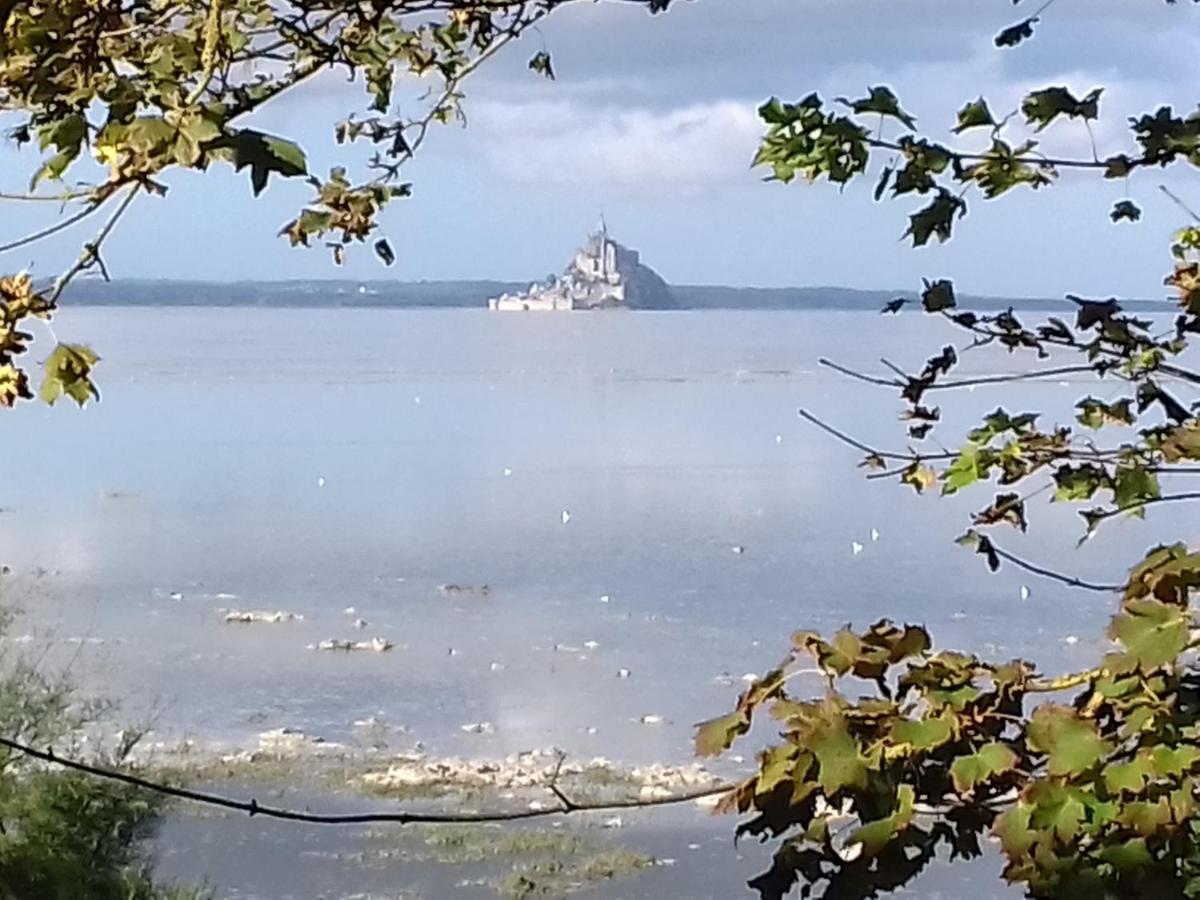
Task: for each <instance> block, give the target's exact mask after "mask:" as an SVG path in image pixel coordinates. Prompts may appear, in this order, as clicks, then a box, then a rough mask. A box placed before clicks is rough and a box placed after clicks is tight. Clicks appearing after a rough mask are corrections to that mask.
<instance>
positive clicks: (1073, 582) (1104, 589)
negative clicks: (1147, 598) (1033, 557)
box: [988, 538, 1125, 594]
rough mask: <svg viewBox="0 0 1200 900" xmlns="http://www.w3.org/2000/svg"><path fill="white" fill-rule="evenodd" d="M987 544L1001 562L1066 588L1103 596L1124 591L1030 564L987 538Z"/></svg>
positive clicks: (1115, 586) (1122, 588)
mask: <svg viewBox="0 0 1200 900" xmlns="http://www.w3.org/2000/svg"><path fill="white" fill-rule="evenodd" d="M988 543H989V544H990V545H991V548H992V551H993V552H994V553H995V554H996V555H997V556H998V557H1000V558H1001V559H1002V560H1004V561H1005V562H1008V563H1011V564H1012V565H1014V566H1016V567H1017V568H1018V569H1023V570H1024V571H1026V572H1029V573H1030V574H1031V575H1038V576H1040V577H1042V578H1048V579H1050V580H1051V581H1057V582H1058V583H1059V584H1065V585H1067V586H1068V587H1075V588H1082V589H1083V590H1085V591H1097V592H1099V593H1104V594H1112V593H1115V592H1117V591H1122V590H1124V589H1125V585H1123V584H1099V583H1097V582H1093V581H1084V580H1083V579H1082V578H1076V577H1075V576H1074V575H1065V574H1063V573H1062V572H1056V571H1055V570H1054V569H1047V568H1046V567H1045V566H1039V565H1037V564H1036V563H1031V562H1029V561H1028V560H1025V559H1022V558H1021V557H1019V556H1017V555H1015V554H1013V553H1010V552H1009V551H1007V550H1003V549H1001V548H1000V547H997V546H996V544H995V543H994V542H993V541H992V539H991V538H988Z"/></svg>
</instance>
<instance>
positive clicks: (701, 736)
mask: <svg viewBox="0 0 1200 900" xmlns="http://www.w3.org/2000/svg"><path fill="white" fill-rule="evenodd" d="M749 730H750V716H748V715H747V714H746V713H745V712H743V711H742V710H734V711H733V712H731V713H729V715H727V716H720V717H718V718H716V719H709V720H708V721H707V722H701V723H700V724H699V725H697V726H696V738H695V747H696V755H697V756H720V755H721V754H722V753H724V752H725V751H726V750H728V749H729V748H730V747H731V746H732V745H733V742H734V741H735V740H736V739H737V738H738V737H740V736H741V735H743V734H745V733H746V732H747V731H749Z"/></svg>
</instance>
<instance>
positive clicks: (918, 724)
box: [891, 713, 955, 750]
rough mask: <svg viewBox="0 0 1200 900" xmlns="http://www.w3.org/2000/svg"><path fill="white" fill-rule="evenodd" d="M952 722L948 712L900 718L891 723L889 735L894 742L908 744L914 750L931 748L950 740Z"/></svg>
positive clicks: (952, 718) (953, 720)
mask: <svg viewBox="0 0 1200 900" xmlns="http://www.w3.org/2000/svg"><path fill="white" fill-rule="evenodd" d="M954 722H955V718H954V716H953V715H952V714H950V713H943V714H941V715H938V716H933V717H930V718H925V719H901V720H899V721H898V722H896V723H894V724H893V725H892V732H891V737H892V740H893V741H894V742H895V743H897V744H908V745H909V746H911V747H912V748H913V749H914V750H932V749H933V748H934V747H940V746H941V745H942V744H944V743H946V742H947V741H948V740H950V738H951V737H952V736H953V734H954Z"/></svg>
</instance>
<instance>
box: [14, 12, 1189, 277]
mask: <svg viewBox="0 0 1200 900" xmlns="http://www.w3.org/2000/svg"><path fill="white" fill-rule="evenodd" d="M1029 3H1030V0H1025V4H1023V5H1021V6H1017V7H1015V8H1014V6H1013V4H1012V2H1011V0H690V2H677V3H676V4H675V5H673V6H672V8H671V10H670V11H669V12H668V13H666V14H664V15H659V16H654V17H651V16H649V15H648V14H647V13H646V12H645V10H644V8H641V7H639V6H637V5H635V4H632V3H627V2H620V0H599V2H593V0H580V2H577V3H574V4H571V5H568V6H566V7H564V8H562V9H560V10H558V11H556V12H555V13H554V14H553V15H552V16H551V17H550V19H549V20H548V21H547V22H546V23H545V24H544V25H543V26H542V27H541V28H540V29H539V30H538V32H537V33H532V34H529V35H527V36H526V37H525V38H524V39H523V40H522V41H521V42H520V43H518V44H515V45H512V46H510V47H508V48H506V49H505V51H503V52H502V53H501V54H500V55H498V56H497V57H496V58H495V59H493V60H492V61H491V62H490V64H489V66H488V67H485V68H484V69H481V70H480V72H479V73H477V75H476V76H475V80H474V81H473V82H471V83H470V84H469V85H468V86H467V95H468V96H467V101H466V112H467V116H468V119H469V122H468V125H467V127H466V128H461V127H458V126H449V127H444V128H440V129H438V130H437V131H436V132H434V133H433V134H432V135H431V137H430V139H429V140H428V141H427V142H426V144H425V146H424V147H423V148H422V150H421V153H420V156H419V158H418V159H417V160H415V161H414V162H413V163H412V164H411V165H410V166H409V167H408V170H407V171H406V175H405V177H406V178H408V179H411V180H412V181H413V183H414V189H415V194H414V197H413V198H412V199H410V200H405V201H402V202H399V203H397V204H395V205H394V206H392V207H390V208H389V210H388V211H387V212H386V213H385V216H384V218H383V220H382V224H383V229H382V232H381V233H382V235H383V236H386V237H387V238H388V239H389V240H390V241H391V243H392V245H393V246H394V247H395V249H396V254H397V262H396V264H395V265H394V266H392V267H391V268H384V267H383V266H382V265H381V264H380V263H379V261H378V260H377V259H376V258H375V257H374V255H373V254H372V253H371V252H370V251H369V249H366V248H363V249H362V250H361V251H359V252H357V253H352V254H350V257H349V260H348V262H347V264H346V265H345V266H344V267H342V268H340V269H339V268H337V267H335V266H334V265H333V263H332V261H331V260H330V258H329V256H328V254H327V253H326V252H325V251H322V250H320V249H313V250H303V249H290V248H289V247H288V246H287V242H286V240H284V239H281V238H279V237H277V232H278V230H279V227H280V226H281V225H282V224H283V223H284V222H285V221H287V220H288V219H289V218H290V217H291V216H292V215H293V214H294V212H295V211H296V210H297V209H298V208H299V206H300V205H302V204H303V203H304V201H305V200H306V199H307V197H308V195H309V191H308V188H307V187H306V186H304V185H303V184H300V183H298V182H283V181H274V182H273V183H272V184H271V186H270V187H269V188H268V190H267V191H266V192H265V193H264V194H263V195H262V196H261V197H259V198H257V199H255V198H253V197H252V196H251V192H250V187H249V179H248V177H247V176H246V174H245V173H243V174H240V175H235V174H234V173H232V171H230V170H229V169H228V168H227V167H223V166H218V167H214V168H213V169H212V170H210V172H209V173H207V174H204V175H198V174H192V173H181V174H179V175H177V176H173V177H171V178H170V179H169V180H168V183H169V184H170V187H171V190H170V193H169V195H168V197H167V198H165V199H162V200H160V199H155V198H142V199H139V201H138V203H137V204H135V206H134V207H133V208H132V209H131V212H130V214H129V216H128V217H127V219H126V220H125V221H124V222H123V223H122V224H121V227H120V229H119V231H118V232H117V233H116V234H115V235H114V236H113V238H112V240H111V244H110V246H109V249H108V252H107V254H106V258H107V262H108V264H109V268H110V269H111V270H112V272H113V274H114V276H116V277H148V278H180V279H189V278H204V279H214V280H237V279H285V278H338V277H345V278H352V279H374V278H398V279H403V280H419V279H458V278H496V279H506V280H508V279H512V280H526V279H534V278H540V277H544V276H545V275H546V274H547V273H549V272H551V271H557V270H559V269H561V268H562V267H563V266H564V265H565V264H566V262H567V261H568V259H569V257H570V254H571V251H572V250H573V248H574V247H575V246H577V245H578V244H579V243H580V242H581V240H582V238H583V237H584V236H585V235H586V233H587V232H588V231H589V230H590V229H591V228H592V227H593V226H594V225H595V223H596V222H597V220H598V218H599V216H600V215H601V214H603V215H604V216H605V218H606V220H607V222H608V224H609V227H610V230H611V231H612V233H613V234H614V236H615V237H616V238H617V239H618V240H620V241H621V242H622V243H625V244H627V245H629V246H632V247H634V248H637V249H638V250H640V251H641V253H642V257H643V260H644V261H645V262H647V263H648V264H649V265H651V266H652V267H653V268H655V269H656V270H658V271H659V272H660V273H661V274H662V275H663V276H664V277H665V278H666V279H667V280H668V281H670V282H673V283H679V284H683V283H691V284H727V285H755V286H820V285H838V286H847V287H857V288H881V289H899V288H915V287H917V286H919V283H920V279H921V278H922V277H928V278H941V277H949V278H953V279H955V281H956V283H957V284H958V286H959V288H960V290H962V291H964V292H967V293H973V294H994V295H1008V296H1059V295H1061V294H1063V293H1067V292H1074V293H1079V294H1083V295H1094V296H1109V295H1114V294H1115V295H1120V296H1137V297H1151V296H1160V295H1161V294H1162V293H1163V288H1162V277H1163V275H1164V273H1165V272H1166V271H1167V270H1168V269H1169V267H1170V259H1169V256H1168V252H1167V246H1168V243H1169V240H1170V235H1171V233H1172V232H1173V231H1174V230H1175V229H1176V228H1178V227H1179V226H1181V225H1182V224H1184V223H1185V217H1184V214H1183V213H1182V212H1181V211H1180V210H1179V209H1178V208H1177V207H1175V206H1174V205H1173V204H1172V203H1171V202H1170V201H1169V200H1168V199H1167V198H1166V197H1165V196H1164V195H1163V194H1161V193H1160V191H1159V190H1158V186H1159V185H1160V184H1163V183H1165V184H1168V185H1169V186H1171V187H1172V188H1174V189H1175V190H1176V192H1177V193H1179V194H1181V195H1182V196H1184V197H1185V198H1190V199H1191V200H1192V201H1193V203H1194V205H1197V206H1200V178H1196V177H1194V175H1192V174H1189V173H1188V172H1186V171H1183V170H1179V171H1176V170H1168V171H1165V172H1164V171H1150V172H1142V173H1138V174H1137V175H1136V176H1135V177H1133V178H1131V179H1130V180H1129V182H1128V183H1125V182H1115V181H1114V182H1105V181H1102V180H1099V179H1096V178H1095V177H1088V176H1083V175H1074V174H1071V173H1066V174H1064V175H1063V177H1062V178H1061V179H1060V182H1059V183H1058V184H1057V185H1055V186H1054V187H1052V188H1050V189H1045V190H1042V191H1040V192H1038V193H1037V194H1034V193H1032V192H1029V191H1024V190H1022V191H1019V192H1013V193H1012V194H1010V195H1008V196H1005V197H1003V198H1001V199H999V200H996V201H990V202H989V201H984V200H982V199H981V198H978V197H976V198H975V199H973V200H971V199H970V198H969V204H970V209H971V212H970V215H969V216H968V217H967V219H966V220H965V221H963V222H962V223H960V225H959V226H958V229H957V230H958V233H957V234H956V236H955V238H954V239H953V240H952V241H950V242H949V243H947V244H945V245H942V246H931V247H926V248H922V249H918V250H914V249H912V248H911V247H909V246H908V244H907V243H905V242H904V241H902V240H901V235H902V234H903V232H904V229H905V228H906V226H907V218H906V217H907V215H908V213H910V212H912V211H913V210H914V209H915V208H916V207H917V206H919V205H921V204H920V202H919V201H916V202H912V201H910V200H907V199H902V200H898V201H891V202H883V203H875V202H873V201H872V199H871V196H870V192H871V188H872V187H873V183H874V178H873V177H870V178H867V179H864V180H860V182H859V183H858V184H856V185H852V186H851V187H849V188H847V189H846V190H845V191H838V190H837V189H836V188H834V187H831V186H829V185H826V184H818V185H812V186H810V185H804V184H794V185H789V186H785V185H780V184H772V183H765V182H764V180H763V174H764V173H763V172H762V171H761V170H753V169H752V168H751V166H750V161H751V159H752V157H753V154H754V151H755V148H756V145H757V141H758V139H759V138H760V136H761V134H762V131H763V129H762V126H761V125H760V124H759V122H758V120H757V118H756V115H755V109H756V108H757V106H758V105H759V104H760V103H761V102H762V101H763V100H764V99H766V98H767V97H770V96H773V95H779V96H781V97H783V98H784V99H790V100H795V99H799V98H800V97H803V96H805V95H807V94H808V93H810V92H811V91H813V90H817V91H818V92H819V93H820V94H821V95H822V97H824V98H826V99H827V100H829V99H832V98H833V97H835V96H838V95H848V96H861V95H862V94H864V93H865V91H866V88H867V87H868V86H869V85H873V84H887V85H889V86H891V87H892V88H893V90H895V92H896V93H897V94H898V95H899V96H900V98H901V100H902V101H903V103H904V105H905V107H906V108H907V109H908V110H909V111H910V112H912V113H913V114H914V115H916V116H917V118H918V120H919V122H920V124H921V126H922V128H923V129H924V130H925V131H927V132H928V133H930V134H931V136H933V137H935V138H938V139H942V140H946V141H950V140H952V139H953V136H952V135H951V134H950V133H949V128H950V127H951V126H952V125H953V123H954V114H955V111H956V110H957V109H958V108H959V107H961V106H962V105H963V103H965V102H966V101H968V100H972V99H974V98H975V97H977V96H979V95H983V96H984V97H986V98H987V99H988V101H989V103H990V104H991V106H992V108H993V109H994V110H997V111H1000V110H1006V109H1012V108H1015V106H1016V105H1017V104H1018V102H1019V98H1020V97H1021V96H1022V95H1023V94H1024V93H1025V92H1027V91H1029V90H1031V89H1036V88H1040V87H1045V86H1048V85H1052V84H1056V85H1057V84H1061V85H1065V86H1067V87H1069V88H1071V89H1072V90H1073V91H1074V92H1075V93H1076V94H1077V95H1081V94H1083V93H1085V92H1086V91H1088V90H1090V89H1091V88H1092V87H1096V86H1100V85H1104V86H1105V87H1106V92H1105V94H1104V97H1103V100H1102V103H1101V112H1102V120H1101V122H1100V123H1099V124H1098V125H1097V126H1096V127H1095V128H1094V131H1095V138H1096V141H1097V144H1098V145H1099V151H1100V154H1101V156H1105V155H1108V154H1109V153H1111V152H1119V151H1121V150H1125V149H1127V146H1128V145H1127V141H1126V130H1125V129H1126V124H1125V123H1126V118H1127V117H1128V116H1129V115H1132V114H1140V113H1143V112H1149V111H1153V110H1154V109H1156V108H1157V107H1158V106H1159V105H1162V104H1173V105H1174V106H1175V108H1176V110H1177V111H1183V112H1187V111H1190V110H1191V109H1193V108H1194V107H1195V104H1196V101H1197V99H1200V98H1197V96H1196V94H1195V92H1194V91H1195V85H1196V84H1197V83H1200V79H1198V78H1197V75H1198V74H1200V52H1198V51H1200V28H1198V27H1197V26H1198V25H1200V9H1198V8H1197V7H1195V6H1193V4H1191V3H1181V4H1178V5H1174V6H1168V5H1167V4H1165V3H1163V2H1161V0H1086V2H1085V0H1057V2H1055V3H1054V4H1053V5H1052V6H1051V8H1049V9H1048V10H1047V11H1046V12H1045V13H1044V15H1043V17H1042V21H1041V22H1040V23H1039V25H1038V27H1037V37H1036V39H1035V40H1034V41H1032V42H1029V43H1027V44H1025V45H1023V46H1022V47H1020V48H1018V49H1015V50H1006V51H1000V50H997V49H996V48H995V47H994V46H993V45H992V37H993V36H994V34H995V33H996V32H997V31H998V30H999V29H1000V28H1002V27H1003V26H1005V25H1008V24H1011V23H1012V22H1013V21H1015V20H1016V19H1018V18H1020V16H1021V14H1022V13H1023V12H1024V11H1025V10H1026V8H1027V7H1028V4H1029ZM1028 11H1030V12H1032V7H1028ZM543 46H544V47H545V48H546V49H548V50H549V51H550V52H551V54H552V55H553V59H554V65H555V70H556V73H557V76H558V77H557V80H556V81H553V82H551V81H547V80H545V79H543V78H541V77H540V76H537V75H535V74H534V73H532V72H530V71H529V70H528V69H527V67H526V62H527V60H528V59H529V57H530V56H531V55H532V54H533V53H535V52H537V51H538V50H539V49H542V47H543ZM365 106H366V100H365V99H364V95H363V94H362V92H361V87H360V86H359V85H352V84H347V83H346V82H345V80H344V77H343V76H340V75H338V76H335V75H330V76H329V77H325V78H322V79H319V80H317V81H315V82H313V83H312V84H311V86H307V87H305V88H303V89H302V90H299V91H297V92H295V93H294V94H292V95H289V96H286V97H283V98H281V99H280V100H278V101H276V102H274V103H273V104H271V105H269V106H267V107H266V108H264V109H263V110H262V112H261V114H260V115H259V117H258V118H257V119H256V120H255V122H254V123H252V124H253V125H254V127H258V128H261V129H263V130H266V131H271V132H274V133H278V134H281V135H285V136H288V137H291V138H294V139H296V140H298V141H299V142H300V143H301V144H302V145H303V146H304V148H305V150H306V152H307V153H308V157H309V162H310V168H311V169H313V170H314V171H325V170H327V169H328V168H329V167H330V166H333V165H337V164H339V163H341V162H345V161H347V160H348V159H349V160H351V161H353V160H356V159H361V154H359V155H357V156H356V155H355V153H354V151H351V152H350V154H349V155H347V151H346V149H345V148H339V147H337V146H336V144H335V143H334V141H333V139H332V126H333V123H334V122H336V121H337V120H339V119H341V118H344V117H345V116H346V114H347V113H349V112H351V111H354V110H359V111H361V110H363V109H364V108H365ZM968 137H970V136H968ZM981 138H982V136H979V137H977V138H975V140H976V142H978V140H979V139H981ZM959 143H960V144H961V143H963V142H962V141H960V142H959ZM967 143H968V144H970V141H969V140H968V141H967ZM1043 149H1046V150H1048V151H1056V152H1062V153H1067V154H1071V155H1083V156H1085V157H1086V156H1089V155H1090V153H1091V149H1090V145H1089V139H1088V135H1087V133H1086V131H1085V130H1084V129H1083V127H1082V126H1081V125H1078V124H1068V125H1062V126H1056V127H1055V128H1053V129H1051V131H1049V132H1047V133H1046V135H1044V138H1043ZM876 165H878V164H876ZM35 166H36V162H35V159H34V157H33V156H32V155H31V154H30V153H29V152H28V151H23V152H21V153H18V152H16V151H14V150H12V149H3V150H0V186H4V187H7V188H14V187H20V186H21V185H22V184H23V183H24V182H25V180H26V179H27V177H28V173H29V172H30V171H32V169H33V168H35ZM1193 171H1194V170H1193ZM1126 197H1129V198H1132V199H1133V200H1134V201H1135V202H1137V203H1138V204H1139V205H1140V206H1141V207H1142V208H1143V211H1144V217H1143V219H1142V221H1141V222H1140V223H1138V224H1136V225H1130V224H1121V225H1114V224H1112V223H1111V222H1110V220H1109V218H1108V212H1109V210H1110V209H1111V208H1112V205H1113V203H1114V202H1116V201H1118V200H1121V199H1124V198H1126ZM30 216H31V213H30V212H29V210H28V209H27V208H14V207H13V206H12V205H8V206H0V243H3V242H4V240H7V239H8V238H11V237H13V236H16V235H18V234H20V233H24V232H25V231H27V230H29V228H30V227H31V225H36V224H37V220H35V219H32V218H30ZM94 227H95V226H94V225H92V224H90V223H89V224H87V225H81V226H80V227H79V229H78V230H72V231H71V232H68V233H66V234H64V235H63V236H61V237H60V238H57V239H55V240H53V241H48V242H45V243H44V244H43V245H41V246H39V247H38V248H36V249H35V250H30V251H22V252H28V257H27V258H21V259H16V258H15V257H14V254H8V259H7V260H4V261H2V262H3V263H4V266H3V267H7V266H8V265H12V266H25V265H32V266H33V267H34V269H35V271H38V272H46V273H49V272H52V271H55V270H58V269H61V268H62V267H64V266H65V265H67V264H69V262H70V261H71V259H73V257H74V255H75V254H76V253H77V252H78V248H79V246H80V244H81V242H82V241H84V240H87V239H89V237H90V235H91V229H93V228H94ZM19 255H20V254H16V256H19Z"/></svg>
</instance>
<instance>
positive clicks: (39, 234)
mask: <svg viewBox="0 0 1200 900" xmlns="http://www.w3.org/2000/svg"><path fill="white" fill-rule="evenodd" d="M110 196H112V194H111V192H109V193H107V194H105V196H104V197H102V198H97V199H96V200H94V201H92V202H91V203H90V204H88V205H87V206H85V207H84V208H83V209H81V210H80V211H79V212H77V213H75V215H73V216H69V217H67V218H66V219H63V220H62V221H59V222H55V223H54V224H53V225H48V226H47V227H45V228H43V229H42V230H41V231H35V232H34V233H33V234H27V235H25V237H23V238H17V240H15V241H10V242H9V243H7V244H0V253H7V252H9V251H10V250H16V249H18V248H20V247H25V246H28V245H29V244H34V243H37V242H38V241H40V240H42V239H44V238H48V237H50V236H51V235H53V234H58V232H60V231H66V230H67V229H68V228H70V227H71V226H72V225H75V224H77V223H79V222H82V221H83V220H84V219H86V218H87V217H88V216H90V215H91V214H92V213H94V212H96V210H98V209H100V207H102V206H104V203H105V201H106V200H108V198H109V197H110Z"/></svg>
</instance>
